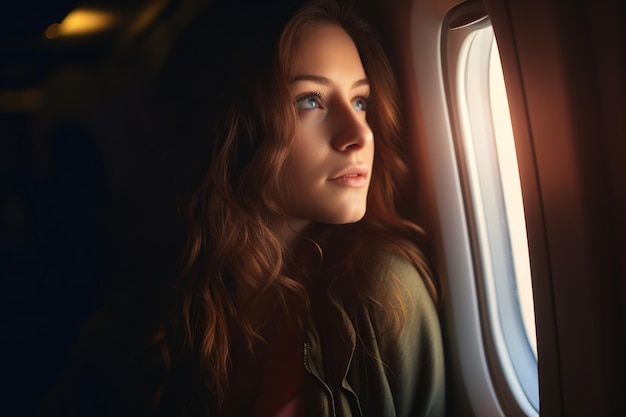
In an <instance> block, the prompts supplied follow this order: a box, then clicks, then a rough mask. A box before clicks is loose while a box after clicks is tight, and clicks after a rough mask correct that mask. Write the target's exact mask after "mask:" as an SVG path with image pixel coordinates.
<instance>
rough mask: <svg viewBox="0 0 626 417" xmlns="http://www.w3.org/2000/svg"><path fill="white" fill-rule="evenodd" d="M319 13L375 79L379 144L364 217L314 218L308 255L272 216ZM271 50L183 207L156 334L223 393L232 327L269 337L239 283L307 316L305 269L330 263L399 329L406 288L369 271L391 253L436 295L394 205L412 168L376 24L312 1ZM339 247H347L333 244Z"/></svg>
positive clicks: (296, 316) (169, 352)
mask: <svg viewBox="0 0 626 417" xmlns="http://www.w3.org/2000/svg"><path fill="white" fill-rule="evenodd" d="M319 22H331V23H335V24H338V25H340V26H341V27H342V28H344V30H345V31H346V32H347V33H348V34H349V35H350V36H351V38H352V39H353V41H354V43H355V45H356V47H357V49H358V51H359V54H360V57H361V60H362V63H363V66H364V69H365V72H366V74H367V77H368V79H369V81H370V86H371V99H372V102H371V104H370V105H369V107H368V110H367V120H368V122H369V124H370V127H371V129H372V131H373V133H374V140H375V143H376V147H375V156H374V169H373V174H372V180H371V185H370V190H369V195H368V202H367V213H366V215H365V217H364V218H363V220H361V221H360V222H358V223H355V224H351V225H338V226H337V225H336V226H331V225H315V227H314V228H313V230H311V231H309V232H307V233H305V234H304V235H303V241H304V242H308V243H306V244H305V247H307V245H308V248H310V249H311V253H313V256H308V257H306V256H305V257H302V256H301V255H302V254H299V255H298V256H296V255H295V254H294V253H292V252H290V251H289V250H288V248H286V247H285V246H284V245H283V243H282V242H281V240H280V239H279V238H278V236H277V235H276V234H275V232H274V231H273V230H272V229H271V228H270V227H269V225H268V218H269V217H273V218H276V217H279V218H284V219H286V218H288V212H287V211H286V209H285V207H287V204H286V202H285V201H284V198H285V197H286V196H285V193H284V192H283V190H284V186H283V183H282V179H283V178H284V175H283V173H284V169H285V162H286V160H287V158H288V157H289V152H290V149H291V146H292V142H293V140H294V134H295V129H296V124H297V111H296V108H295V105H294V103H293V99H292V97H291V95H290V90H289V82H290V81H291V80H292V79H293V77H294V76H295V74H294V73H293V63H294V57H295V54H296V51H297V48H298V43H299V39H300V37H301V35H302V33H303V32H304V31H305V30H306V29H307V27H309V26H310V25H312V24H315V23H319ZM273 50H274V52H273V55H271V56H270V57H269V58H270V59H268V60H267V65H264V64H263V63H259V67H258V68H256V74H254V77H253V78H252V79H248V80H247V81H246V82H247V84H246V88H245V89H243V90H242V91H240V92H238V93H237V95H236V97H235V98H233V99H232V100H230V102H229V103H227V105H225V107H226V108H225V109H223V112H222V113H220V114H219V120H218V121H217V122H216V123H215V124H214V125H213V127H212V135H213V137H212V138H211V140H212V141H213V148H212V151H211V156H210V161H209V163H208V170H207V172H206V175H205V176H204V179H203V180H202V182H201V183H200V185H199V186H198V187H197V189H196V191H195V192H194V193H193V195H192V196H191V199H190V201H189V203H188V204H187V205H186V215H187V219H188V243H187V247H186V251H185V266H184V270H183V271H182V273H181V274H180V276H179V277H178V279H177V280H176V282H175V283H174V285H173V286H172V287H171V288H170V292H171V295H172V296H171V299H170V304H169V306H170V307H169V308H168V309H167V312H168V318H167V320H163V322H164V325H163V326H162V328H161V330H160V331H159V332H158V333H157V335H156V337H155V338H154V342H155V344H156V345H158V346H160V351H161V356H162V362H163V364H164V369H165V372H166V374H168V375H170V377H171V375H174V374H175V373H176V372H175V369H176V367H178V366H183V365H182V364H184V363H187V364H188V363H192V364H195V365H194V366H193V368H195V369H199V370H200V371H198V375H199V376H198V378H199V380H201V381H202V382H203V385H204V386H205V387H208V389H209V390H210V391H211V392H213V393H214V395H215V398H216V399H217V401H219V400H220V399H222V398H223V397H224V395H225V392H226V390H227V388H228V379H229V378H228V377H229V369H230V362H229V359H230V355H231V353H232V344H233V337H234V334H235V333H236V334H238V335H243V338H242V339H238V340H243V341H244V342H243V343H245V344H247V346H248V347H250V348H252V346H253V344H254V341H255V340H256V339H258V338H259V337H260V336H259V333H258V330H259V329H258V328H257V327H255V325H253V324H252V322H251V320H250V317H249V315H247V311H248V308H249V307H250V305H251V304H253V303H254V300H255V299H253V300H252V301H251V302H249V303H247V304H245V305H241V304H239V303H238V302H237V295H236V294H237V292H236V290H237V288H239V287H245V288H246V289H248V290H249V291H251V292H253V293H255V294H258V296H259V297H260V296H261V295H263V296H265V297H267V296H268V295H270V296H271V297H273V298H274V299H275V300H277V302H276V305H277V307H276V312H277V313H278V314H283V313H287V312H289V317H292V318H293V321H294V324H295V325H297V326H303V325H304V322H305V317H306V314H307V310H308V308H309V305H310V293H309V289H308V287H307V285H306V284H305V283H304V282H303V277H304V276H306V275H307V273H310V274H314V273H315V271H319V270H320V269H321V270H326V271H328V270H331V269H332V271H333V274H332V276H333V277H341V282H339V283H334V282H332V281H333V280H332V279H331V280H330V282H329V288H330V290H329V291H330V292H329V294H330V296H331V297H333V298H335V299H337V300H344V301H346V304H354V303H365V304H367V305H372V306H376V308H377V309H378V310H380V311H381V312H382V313H383V314H384V316H385V318H386V319H387V320H386V321H387V323H388V324H389V328H390V329H392V330H396V331H397V330H398V329H399V328H400V327H401V326H402V324H403V321H404V315H403V311H404V306H403V305H402V303H399V302H398V301H399V300H402V299H403V297H402V296H401V294H400V292H401V291H402V288H401V286H400V285H399V284H398V282H395V283H393V282H392V283H388V285H389V286H390V287H391V288H392V289H391V291H377V290H376V285H377V283H375V282H373V279H372V273H371V271H372V266H373V265H372V262H374V263H376V262H377V260H380V259H381V258H382V255H381V254H389V253H392V254H395V255H396V256H400V257H403V258H405V259H407V260H408V261H410V262H412V263H413V264H414V265H415V267H416V268H417V269H418V271H419V272H420V273H421V276H422V278H423V279H424V281H425V283H426V285H427V288H428V289H429V291H430V293H431V295H432V297H433V299H434V300H435V301H437V298H438V291H437V289H436V286H435V284H434V282H433V280H432V278H431V274H430V273H429V270H428V267H427V265H426V262H425V259H424V256H423V255H422V253H421V252H420V250H419V249H418V248H417V247H416V245H415V242H416V240H419V239H423V231H422V230H421V229H420V228H419V227H418V226H416V225H415V224H413V223H411V222H409V221H407V220H404V219H403V218H402V217H400V216H399V215H398V213H397V212H396V209H395V207H394V203H393V202H394V201H395V200H396V198H397V191H398V186H399V184H402V183H403V181H405V179H406V178H405V177H406V175H407V172H408V170H407V166H406V164H405V162H404V161H403V159H402V155H404V154H405V153H404V152H403V150H402V146H401V145H402V144H401V138H400V120H399V110H398V92H397V87H396V85H395V81H394V77H393V72H392V70H391V67H390V64H389V62H388V60H387V58H386V56H385V53H384V51H383V49H382V47H381V44H380V43H379V41H378V40H377V38H376V36H375V34H374V33H373V32H372V29H371V28H370V27H369V26H368V25H367V24H365V23H364V22H363V21H362V20H360V19H359V18H358V17H356V16H355V15H354V14H353V13H352V12H351V10H349V9H348V8H345V7H342V6H341V5H340V4H339V3H337V2H336V1H335V0H323V1H311V2H307V3H306V4H305V5H304V6H303V7H302V8H300V9H298V10H297V11H296V12H295V13H294V14H292V16H291V18H290V19H289V20H288V21H287V23H286V25H283V29H282V31H281V32H280V35H279V38H278V41H277V43H275V45H274V48H273ZM331 242H332V243H331ZM338 245H340V247H341V248H342V249H341V251H336V250H333V248H336V247H338ZM303 262H305V263H307V264H306V265H303V264H302V263H303ZM380 266H382V265H380ZM287 271H289V273H288V272H287ZM307 271H308V272H307ZM337 279H338V278H337ZM386 285H387V284H386ZM169 385H172V384H169ZM167 387H168V384H167V383H166V384H164V386H163V387H162V389H165V390H167Z"/></svg>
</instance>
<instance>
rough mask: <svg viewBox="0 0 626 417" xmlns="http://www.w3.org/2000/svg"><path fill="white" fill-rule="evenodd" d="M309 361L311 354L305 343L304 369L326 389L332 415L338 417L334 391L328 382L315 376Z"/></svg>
mask: <svg viewBox="0 0 626 417" xmlns="http://www.w3.org/2000/svg"><path fill="white" fill-rule="evenodd" d="M308 359H309V352H308V343H307V342H304V369H306V371H307V372H308V373H309V374H311V375H313V376H314V377H315V378H316V379H317V380H318V381H319V382H320V383H321V384H322V385H323V386H324V388H325V389H326V392H328V395H329V396H330V407H331V410H330V411H331V414H332V416H333V417H337V413H336V411H335V397H334V396H333V391H332V390H331V389H330V387H329V386H328V384H326V382H324V380H323V379H322V378H320V377H319V376H317V374H315V373H314V372H313V371H312V370H311V368H310V367H309V363H308Z"/></svg>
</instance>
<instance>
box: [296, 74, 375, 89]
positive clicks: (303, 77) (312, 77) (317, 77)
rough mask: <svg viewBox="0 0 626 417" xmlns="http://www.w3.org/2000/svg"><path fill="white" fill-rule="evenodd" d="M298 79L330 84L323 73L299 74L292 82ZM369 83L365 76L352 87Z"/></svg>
mask: <svg viewBox="0 0 626 417" xmlns="http://www.w3.org/2000/svg"><path fill="white" fill-rule="evenodd" d="M298 81H313V82H315V83H318V84H322V85H328V84H330V79H328V78H326V77H322V76H321V75H308V74H304V75H297V76H296V77H295V78H294V79H293V81H292V82H291V83H292V84H293V83H295V82H298ZM369 84H370V81H369V80H368V79H367V78H363V79H361V80H358V81H355V82H354V84H352V88H356V87H360V86H362V85H369Z"/></svg>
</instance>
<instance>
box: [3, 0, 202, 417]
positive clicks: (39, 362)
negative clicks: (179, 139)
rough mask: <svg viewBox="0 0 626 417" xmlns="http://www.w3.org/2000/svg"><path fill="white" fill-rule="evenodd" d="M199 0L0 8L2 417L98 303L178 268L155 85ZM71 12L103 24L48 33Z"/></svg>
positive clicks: (19, 403)
mask: <svg viewBox="0 0 626 417" xmlns="http://www.w3.org/2000/svg"><path fill="white" fill-rule="evenodd" d="M7 3H9V4H7ZM206 3H207V2H202V1H193V2H191V1H189V2H185V1H162V2H159V1H156V2H154V1H152V2H149V1H145V2H142V1H110V0H106V1H104V0H102V1H91V2H85V1H72V0H56V1H33V0H25V1H19V2H18V1H15V2H3V4H2V6H0V16H1V17H2V24H1V25H0V277H1V280H2V281H1V290H0V293H1V294H2V299H1V303H0V308H1V309H2V311H1V313H0V338H1V340H0V346H1V349H2V356H1V358H2V365H1V368H0V369H1V371H0V375H2V377H3V380H4V383H3V384H2V385H3V386H4V388H3V389H2V390H0V392H1V394H0V398H1V399H0V414H2V415H20V416H28V415H34V414H36V411H37V409H38V408H39V406H40V403H41V400H42V398H43V397H44V396H45V394H46V392H48V390H49V389H50V387H51V385H52V384H53V383H54V382H55V381H56V380H57V379H58V377H59V375H60V373H61V371H62V369H63V368H64V366H65V364H66V361H67V359H68V357H69V356H70V354H71V351H72V347H73V346H74V345H75V343H76V340H77V337H78V335H79V334H80V329H81V326H83V324H84V323H85V320H86V319H87V318H88V317H89V316H90V315H91V314H93V313H94V312H95V311H96V310H97V309H98V308H99V307H100V306H101V305H102V304H103V302H104V301H105V300H106V301H108V300H110V299H114V298H115V297H117V296H119V294H120V293H121V292H122V291H123V289H125V288H131V287H137V284H138V283H141V282H144V283H145V282H147V281H150V280H159V279H162V278H164V277H168V276H169V277H171V276H172V274H175V270H176V267H177V262H178V258H179V256H178V254H179V252H180V245H181V235H180V230H181V228H180V224H179V223H180V222H179V220H180V216H178V214H177V208H176V200H175V185H174V183H173V180H172V167H173V164H174V162H173V161H174V158H173V157H172V155H173V154H175V153H176V151H175V149H174V148H176V147H177V146H178V145H177V144H176V143H174V142H173V141H172V140H171V138H172V137H173V136H172V131H171V130H168V126H170V125H171V123H170V122H171V121H172V120H173V119H174V117H171V118H168V117H163V116H164V112H165V110H164V108H163V106H161V103H162V102H163V96H164V94H165V93H163V91H162V90H163V89H162V85H163V80H164V79H166V78H168V77H167V76H166V75H165V73H166V72H167V69H166V62H167V58H168V56H169V54H170V52H171V48H172V45H173V43H174V41H175V40H176V39H177V37H178V35H179V34H180V32H181V30H182V28H183V27H184V26H185V23H186V22H188V21H189V20H190V19H191V17H192V16H194V15H195V14H196V13H198V12H199V11H200V10H202V8H204V7H206ZM79 7H80V8H83V9H84V8H91V9H93V10H99V11H104V12H106V13H108V14H109V15H111V16H113V17H114V22H113V23H112V24H111V25H109V26H108V27H107V28H104V29H103V30H100V31H98V32H95V33H91V34H85V35H77V36H58V37H55V38H49V37H46V36H45V32H46V29H47V28H48V27H49V26H50V25H52V24H54V23H60V22H61V21H62V20H63V19H64V18H65V17H66V16H67V15H68V13H70V12H71V11H72V10H75V9H76V8H79ZM170 102H171V101H170Z"/></svg>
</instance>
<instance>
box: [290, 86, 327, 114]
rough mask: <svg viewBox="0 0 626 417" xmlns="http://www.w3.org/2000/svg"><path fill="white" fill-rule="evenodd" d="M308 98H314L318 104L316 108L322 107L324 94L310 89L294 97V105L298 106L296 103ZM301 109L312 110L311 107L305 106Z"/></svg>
mask: <svg viewBox="0 0 626 417" xmlns="http://www.w3.org/2000/svg"><path fill="white" fill-rule="evenodd" d="M309 99H313V100H315V102H316V103H317V105H318V106H319V107H318V108H323V106H322V102H323V100H324V96H323V95H322V92H321V91H312V92H310V93H307V94H304V95H302V96H300V97H298V98H297V99H296V107H299V106H298V105H299V104H300V103H304V102H305V101H306V100H309ZM303 110H312V109H311V108H306V107H305V108H303Z"/></svg>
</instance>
